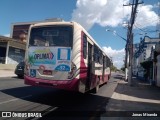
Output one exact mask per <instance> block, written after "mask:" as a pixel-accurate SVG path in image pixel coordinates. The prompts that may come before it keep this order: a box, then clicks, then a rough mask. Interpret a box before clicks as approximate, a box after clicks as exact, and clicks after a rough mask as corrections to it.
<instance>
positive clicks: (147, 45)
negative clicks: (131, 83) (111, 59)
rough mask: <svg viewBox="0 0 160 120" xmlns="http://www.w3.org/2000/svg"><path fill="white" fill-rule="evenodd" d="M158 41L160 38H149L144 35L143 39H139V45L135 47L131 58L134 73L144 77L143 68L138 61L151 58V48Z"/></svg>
mask: <svg viewBox="0 0 160 120" xmlns="http://www.w3.org/2000/svg"><path fill="white" fill-rule="evenodd" d="M159 41H160V38H150V37H148V36H145V37H144V38H143V39H141V41H140V43H139V47H137V48H136V51H135V53H134V60H133V66H134V67H133V68H134V69H133V72H134V73H136V75H138V74H139V75H138V76H139V77H144V76H143V72H144V69H143V68H142V66H141V65H140V63H142V62H144V61H149V60H151V49H152V47H153V46H155V45H156V44H157V43H158V42H159Z"/></svg>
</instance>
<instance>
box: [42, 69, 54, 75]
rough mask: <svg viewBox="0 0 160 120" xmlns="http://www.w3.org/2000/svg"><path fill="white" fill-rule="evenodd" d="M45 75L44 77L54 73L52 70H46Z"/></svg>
mask: <svg viewBox="0 0 160 120" xmlns="http://www.w3.org/2000/svg"><path fill="white" fill-rule="evenodd" d="M43 74H44V75H52V71H51V70H44V71H43Z"/></svg>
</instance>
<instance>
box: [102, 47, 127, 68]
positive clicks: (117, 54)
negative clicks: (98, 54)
mask: <svg viewBox="0 0 160 120" xmlns="http://www.w3.org/2000/svg"><path fill="white" fill-rule="evenodd" d="M102 48H103V50H104V51H105V53H106V54H107V55H108V56H109V57H110V58H112V61H113V64H114V66H116V67H117V68H119V69H120V68H121V67H123V66H124V61H123V60H124V59H125V50H124V49H121V50H114V49H112V48H111V47H102Z"/></svg>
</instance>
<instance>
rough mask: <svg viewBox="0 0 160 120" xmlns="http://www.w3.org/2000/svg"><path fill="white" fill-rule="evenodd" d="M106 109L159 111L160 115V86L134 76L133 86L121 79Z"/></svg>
mask: <svg viewBox="0 0 160 120" xmlns="http://www.w3.org/2000/svg"><path fill="white" fill-rule="evenodd" d="M106 111H133V113H134V112H135V111H137V112H138V111H142V113H143V112H145V111H146V112H147V111H148V112H149V111H150V112H155V113H156V111H157V114H158V112H159V114H158V115H159V116H160V88H159V87H156V86H151V85H150V84H149V83H148V82H144V81H142V80H138V79H137V78H133V86H130V85H128V82H125V81H124V79H120V80H119V82H118V86H117V88H116V89H115V91H114V93H113V95H112V97H111V99H110V100H109V103H108V105H107V106H106ZM113 114H114V112H113ZM124 117H125V116H124Z"/></svg>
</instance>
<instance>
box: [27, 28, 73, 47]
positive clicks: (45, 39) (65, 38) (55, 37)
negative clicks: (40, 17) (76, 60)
mask: <svg viewBox="0 0 160 120" xmlns="http://www.w3.org/2000/svg"><path fill="white" fill-rule="evenodd" d="M72 42H73V30H72V27H71V26H44V27H34V28H32V29H31V34H30V39H29V46H62V47H72Z"/></svg>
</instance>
